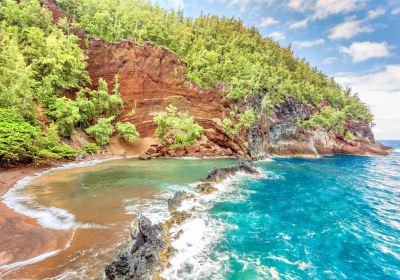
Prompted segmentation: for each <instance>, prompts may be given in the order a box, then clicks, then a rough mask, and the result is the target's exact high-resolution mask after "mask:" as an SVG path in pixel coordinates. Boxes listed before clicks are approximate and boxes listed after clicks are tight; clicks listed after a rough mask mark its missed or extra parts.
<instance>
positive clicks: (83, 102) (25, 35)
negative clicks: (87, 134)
mask: <svg viewBox="0 0 400 280" xmlns="http://www.w3.org/2000/svg"><path fill="white" fill-rule="evenodd" d="M69 30H70V26H69V25H68V24H67V22H66V21H65V20H61V21H60V22H59V23H58V24H57V25H55V24H53V22H52V17H51V14H50V11H48V10H47V9H46V8H44V7H42V5H41V3H40V1H39V0H20V1H16V0H3V1H1V5H0V110H1V119H0V121H1V124H2V125H1V126H2V128H1V133H0V136H1V139H0V142H1V148H0V163H1V162H3V161H9V162H11V161H30V160H35V159H45V158H69V157H75V156H78V155H81V154H82V152H81V151H75V150H73V149H72V148H70V147H69V146H67V145H63V144H62V143H61V142H62V141H61V139H60V137H59V136H61V137H71V136H72V135H73V133H74V131H75V129H76V128H77V127H78V126H79V127H81V128H88V127H89V126H90V125H94V124H95V123H96V122H97V121H98V120H99V119H101V118H111V119H112V118H113V117H115V116H117V115H118V113H119V111H120V109H121V108H122V106H123V101H122V99H121V97H120V95H119V83H118V79H116V81H115V84H114V91H113V93H112V94H110V93H109V91H108V85H107V83H106V82H105V81H104V80H103V79H100V80H99V87H98V89H97V90H91V89H89V88H87V87H86V86H89V85H90V82H91V81H90V79H89V75H88V73H87V70H86V68H87V65H86V56H85V54H84V52H83V51H82V49H81V48H80V47H79V45H78V37H77V36H75V35H73V34H71V33H70V32H69ZM68 90H74V91H78V93H77V98H76V100H72V99H68V98H66V97H63V93H64V92H65V91H68ZM42 112H44V113H45V114H46V115H47V118H45V123H43V116H42V117H41V123H40V125H39V114H41V113H42ZM99 122H100V121H99ZM100 124H102V122H100ZM96 128H102V126H100V125H98V126H96V125H94V128H92V129H91V130H89V131H91V132H92V134H93V135H96V137H95V138H96V139H97V138H99V137H100V136H99V135H98V134H99V133H98V132H97V131H96ZM100 138H101V140H99V141H100V142H101V143H102V145H105V144H106V143H105V140H104V139H108V138H106V137H100Z"/></svg>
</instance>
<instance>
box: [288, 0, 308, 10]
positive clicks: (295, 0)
mask: <svg viewBox="0 0 400 280" xmlns="http://www.w3.org/2000/svg"><path fill="white" fill-rule="evenodd" d="M304 2H305V1H304V0H290V1H289V2H288V4H287V5H288V7H289V8H290V9H293V10H295V11H303V10H304V4H305V3H304Z"/></svg>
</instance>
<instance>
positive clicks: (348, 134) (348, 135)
mask: <svg viewBox="0 0 400 280" xmlns="http://www.w3.org/2000/svg"><path fill="white" fill-rule="evenodd" d="M345 137H346V139H347V140H350V141H354V140H356V136H355V135H354V133H353V132H351V131H350V130H348V131H346V134H345Z"/></svg>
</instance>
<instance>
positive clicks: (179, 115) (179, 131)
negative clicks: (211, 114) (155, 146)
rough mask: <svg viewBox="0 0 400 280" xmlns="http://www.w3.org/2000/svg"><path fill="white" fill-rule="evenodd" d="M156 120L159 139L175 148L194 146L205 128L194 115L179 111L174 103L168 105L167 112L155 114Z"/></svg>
mask: <svg viewBox="0 0 400 280" xmlns="http://www.w3.org/2000/svg"><path fill="white" fill-rule="evenodd" d="M154 122H155V123H156V124H157V129H156V134H157V138H158V139H159V141H165V142H167V143H168V144H170V145H171V147H172V148H173V149H176V148H178V147H188V146H192V145H193V144H194V142H195V141H196V140H198V139H200V137H201V135H202V134H203V128H202V127H201V126H200V125H198V124H197V123H195V122H194V121H193V118H192V117H189V115H188V114H187V113H183V112H178V109H177V108H176V107H174V106H173V105H168V107H167V108H166V112H164V113H161V114H159V115H157V116H155V117H154Z"/></svg>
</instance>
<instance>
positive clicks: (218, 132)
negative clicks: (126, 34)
mask: <svg viewBox="0 0 400 280" xmlns="http://www.w3.org/2000/svg"><path fill="white" fill-rule="evenodd" d="M86 53H87V55H88V58H89V59H88V66H89V67H88V70H89V73H90V76H91V78H92V80H93V86H94V87H97V83H98V79H99V78H104V79H105V80H106V81H107V82H108V84H109V85H113V82H114V77H115V75H118V76H119V79H120V92H121V96H122V99H123V100H124V102H125V107H124V109H123V111H122V114H121V115H120V116H119V118H118V121H128V122H132V123H134V124H135V125H136V127H137V129H138V131H139V132H140V134H141V136H142V137H154V131H155V125H154V122H153V117H154V116H155V115H157V114H159V113H161V112H163V110H164V109H165V108H166V107H167V106H168V105H169V104H173V105H174V106H176V107H177V108H179V109H180V110H182V111H187V112H188V113H189V114H190V115H192V116H193V117H194V119H195V121H196V122H197V123H199V124H200V125H201V126H203V127H204V129H205V133H204V135H203V137H202V138H201V140H200V141H198V143H196V144H195V146H193V147H186V148H180V149H177V150H172V149H170V148H169V147H168V146H161V145H157V146H153V147H152V148H150V149H148V150H147V151H146V154H147V155H149V156H151V157H157V156H169V157H182V156H198V157H207V156H232V155H236V156H248V157H251V158H253V159H261V158H264V157H266V156H268V155H271V154H275V155H324V154H337V153H339V154H362V155H367V154H386V152H385V151H384V150H383V149H382V146H381V145H379V144H376V143H375V142H374V137H373V134H372V131H371V128H370V126H369V125H368V124H347V127H346V128H348V129H350V130H351V131H353V133H354V134H355V135H356V136H357V138H358V140H357V141H348V140H346V139H344V138H343V137H340V136H337V135H335V134H333V133H328V132H327V131H326V130H323V129H317V130H311V131H304V130H303V129H301V128H299V127H298V126H297V125H296V119H297V118H300V119H306V118H308V117H309V116H311V115H312V114H313V113H315V112H314V110H315V109H314V108H312V107H311V106H308V105H305V104H299V103H296V102H295V101H294V100H293V99H290V98H288V99H286V100H285V101H284V102H282V103H281V104H280V105H279V106H276V107H275V108H274V109H273V110H272V115H271V116H265V115H262V116H261V117H260V119H258V120H257V121H256V123H255V124H254V125H253V126H252V127H251V128H250V129H249V131H248V133H247V135H246V134H243V133H242V134H241V135H239V136H238V137H230V136H228V135H227V134H226V132H225V127H224V125H223V124H222V120H223V119H224V118H225V117H226V116H227V115H228V114H229V111H230V110H232V108H231V107H230V106H231V105H230V103H229V102H228V100H226V98H225V97H224V96H223V94H222V93H220V92H219V91H218V90H217V89H207V90H204V89H201V88H199V87H198V86H197V85H196V84H194V83H192V82H189V81H187V80H186V65H185V63H184V62H183V61H182V60H180V59H179V58H178V57H177V56H176V55H175V54H173V53H172V52H170V51H169V50H167V49H164V48H160V47H158V46H155V45H153V44H144V45H139V44H136V43H134V42H129V41H124V42H120V43H116V44H108V43H104V42H102V41H98V40H93V41H91V44H90V47H89V48H88V49H87V50H86ZM261 100H262V95H261V94H259V95H255V96H250V98H249V99H248V100H247V102H246V103H244V104H238V105H239V107H241V109H242V110H241V111H244V110H246V109H248V108H253V109H257V110H258V111H260V112H262V108H261V103H262V102H261ZM132 112H134V114H133V113H132Z"/></svg>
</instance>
